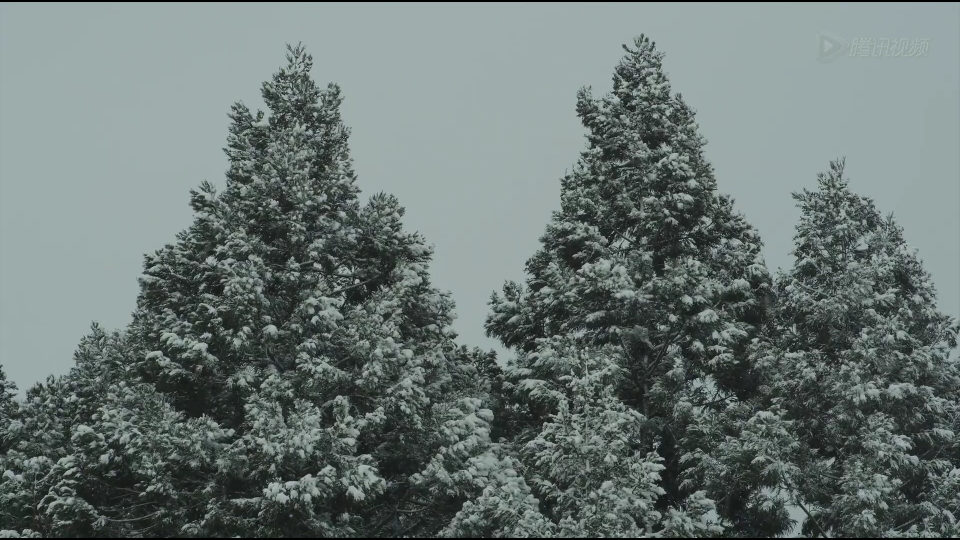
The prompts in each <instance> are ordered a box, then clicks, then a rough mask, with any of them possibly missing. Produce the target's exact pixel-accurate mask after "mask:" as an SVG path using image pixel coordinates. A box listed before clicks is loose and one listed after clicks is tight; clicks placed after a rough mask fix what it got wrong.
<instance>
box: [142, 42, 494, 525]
mask: <svg viewBox="0 0 960 540" xmlns="http://www.w3.org/2000/svg"><path fill="white" fill-rule="evenodd" d="M311 68H312V58H311V57H310V56H309V55H308V54H306V52H305V51H304V50H303V48H302V47H299V46H298V47H296V48H290V49H289V54H288V64H287V65H286V66H285V67H284V68H283V69H281V70H280V71H279V73H277V74H276V75H274V77H273V78H272V80H270V81H268V82H266V83H264V85H263V91H262V95H263V99H264V101H265V102H266V105H267V108H268V109H269V114H265V113H263V112H258V113H256V114H253V113H252V112H251V111H250V110H248V109H247V108H246V107H245V106H243V105H242V104H239V103H238V104H236V105H234V106H233V109H232V111H231V120H232V124H231V127H230V136H229V139H228V147H227V148H226V152H227V155H228V157H229V163H230V167H229V170H228V172H227V182H226V188H225V190H224V191H223V193H221V194H218V193H216V192H215V190H214V188H213V187H212V186H211V185H210V184H209V183H204V184H203V185H202V186H201V188H200V189H199V190H197V191H194V192H192V198H191V205H192V207H193V209H194V211H195V212H196V219H195V220H194V223H193V224H192V225H191V226H190V227H189V229H187V230H186V231H184V232H182V233H181V234H180V235H179V236H178V241H177V242H176V243H175V244H172V245H168V246H166V247H165V248H163V249H161V250H159V251H158V252H156V253H155V254H154V255H151V256H148V257H147V258H146V261H145V264H144V274H143V277H142V278H141V294H140V296H139V300H138V308H137V311H136V313H135V321H134V323H133V326H132V331H133V333H134V335H135V336H136V339H137V340H138V341H139V342H140V343H141V344H142V347H143V348H144V351H145V352H146V354H145V355H144V356H143V358H142V360H141V361H139V362H138V364H137V370H138V373H139V374H140V376H141V377H142V380H143V381H145V382H146V383H149V384H151V385H153V387H155V388H156V389H157V391H159V392H160V394H162V395H163V396H166V398H167V399H169V401H170V403H171V404H172V406H173V408H174V410H175V411H177V412H178V413H182V414H184V415H186V417H187V418H194V419H200V418H203V419H205V420H204V421H205V422H212V423H213V425H216V426H217V427H218V429H222V430H223V431H224V433H225V434H226V436H227V438H228V440H227V441H226V443H225V444H226V447H225V449H224V450H223V451H222V452H221V455H220V457H219V459H218V461H217V470H216V471H215V472H212V473H211V475H212V476H211V477H210V479H209V482H210V485H209V486H208V487H207V488H205V489H206V490H207V493H209V494H210V498H209V501H208V503H207V504H206V507H205V508H203V512H202V515H198V516H197V518H196V519H192V520H191V521H190V523H189V524H184V527H185V529H184V531H185V532H188V533H190V534H195V535H210V534H213V535H234V534H241V535H259V536H264V537H278V536H318V537H330V536H351V535H361V536H379V537H384V536H402V535H430V534H435V533H436V532H438V531H439V530H440V529H441V528H442V527H443V526H445V525H446V524H447V522H448V521H449V520H450V519H451V518H453V516H454V515H455V514H456V513H457V512H458V511H459V510H460V509H461V507H462V504H463V502H464V501H465V500H467V499H469V498H471V497H472V496H474V495H476V494H479V493H480V492H482V491H483V490H484V489H486V488H487V487H490V486H491V485H492V484H491V482H494V483H495V482H498V481H501V480H502V481H507V482H508V481H510V480H509V478H507V477H508V476H509V475H508V474H507V473H508V472H509V471H510V469H509V461H508V460H505V459H501V458H500V457H499V454H498V453H497V452H498V451H497V448H496V446H495V445H493V444H492V443H491V441H490V427H489V422H490V420H491V415H490V411H489V409H488V408H487V407H486V406H485V405H484V399H486V395H487V393H488V392H489V389H488V387H487V384H486V382H485V380H484V378H483V377H481V376H480V371H481V368H482V367H483V366H484V365H486V363H489V359H488V358H487V356H486V355H485V354H483V353H480V352H478V351H469V350H466V349H464V348H461V347H458V346H456V345H455V344H454V342H453V338H454V337H455V334H454V332H453V330H452V328H451V323H452V321H453V319H454V314H453V302H452V301H451V299H450V298H449V296H448V295H447V294H444V293H441V292H439V291H438V290H437V289H436V288H434V287H433V286H432V285H431V283H430V278H429V274H428V264H429V261H430V258H431V249H430V248H429V247H427V246H426V245H425V244H424V242H423V239H422V238H421V237H420V236H419V235H417V234H412V233H408V232H405V231H404V230H403V227H402V225H401V217H402V216H403V213H404V210H403V208H402V207H401V206H400V205H399V203H398V201H397V200H396V199H395V198H394V197H392V196H388V195H384V194H377V195H374V196H373V197H371V198H370V199H369V201H368V202H367V203H366V204H361V203H360V201H359V199H358V194H359V190H358V188H357V187H356V185H355V179H356V176H355V174H354V172H353V168H352V162H351V159H350V157H349V151H348V146H347V139H348V135H349V130H348V129H347V128H346V127H345V126H344V125H343V122H342V120H341V117H340V104H341V102H342V97H341V94H340V90H339V88H338V87H337V86H335V85H330V86H328V87H327V88H326V89H320V88H318V87H317V86H316V85H315V84H314V82H313V81H312V79H311V78H310V70H311ZM498 479H499V480H498Z"/></svg>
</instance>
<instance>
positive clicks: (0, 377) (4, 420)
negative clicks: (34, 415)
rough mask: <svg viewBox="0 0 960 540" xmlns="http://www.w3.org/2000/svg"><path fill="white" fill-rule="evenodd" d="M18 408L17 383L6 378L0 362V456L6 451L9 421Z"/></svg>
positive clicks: (14, 417)
mask: <svg viewBox="0 0 960 540" xmlns="http://www.w3.org/2000/svg"><path fill="white" fill-rule="evenodd" d="M18 409H19V404H18V403H17V385H16V384H15V383H14V382H13V381H10V380H7V373H6V372H5V371H4V370H3V364H0V456H2V455H4V454H6V452H7V445H8V444H9V443H8V439H9V438H10V435H8V432H9V429H10V423H11V422H13V421H14V420H16V416H17V410H18Z"/></svg>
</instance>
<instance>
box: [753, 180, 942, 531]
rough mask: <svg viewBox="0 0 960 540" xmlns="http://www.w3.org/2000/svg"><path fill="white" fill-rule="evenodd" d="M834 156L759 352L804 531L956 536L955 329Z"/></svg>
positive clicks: (910, 253) (806, 214)
mask: <svg viewBox="0 0 960 540" xmlns="http://www.w3.org/2000/svg"><path fill="white" fill-rule="evenodd" d="M843 169H844V163H843V161H835V162H833V163H831V168H830V171H829V172H828V173H825V174H821V175H820V176H819V178H818V184H819V185H818V189H817V190H815V191H810V190H804V191H803V192H801V193H796V194H794V198H795V199H796V200H797V203H798V206H799V207H800V209H801V211H802V217H801V219H800V223H799V225H798V226H797V233H796V236H795V249H794V255H795V257H796V263H795V264H794V266H793V268H792V269H791V270H790V271H789V272H787V273H785V274H783V275H781V276H779V277H778V279H777V287H776V289H777V296H778V302H777V310H776V318H775V328H774V331H773V332H771V333H770V337H769V338H768V339H765V340H763V341H762V342H761V344H760V346H758V348H757V356H758V358H759V360H760V362H761V364H762V365H764V368H765V371H766V372H767V373H769V380H770V383H769V385H770V387H771V390H772V391H771V394H770V396H771V400H770V401H771V403H772V404H773V405H774V406H775V407H777V408H778V409H780V410H781V411H783V417H784V419H785V420H787V421H789V422H790V424H791V433H792V436H793V437H794V438H795V439H796V446H797V450H796V452H794V453H793V456H794V457H793V460H794V462H795V463H796V467H797V469H798V472H799V474H796V475H795V481H794V483H793V484H792V485H788V486H787V487H788V488H789V489H792V490H795V493H796V495H797V497H798V502H799V503H800V504H801V505H802V506H803V507H804V508H805V509H806V510H807V511H808V512H809V514H810V517H809V518H808V519H807V520H806V522H805V526H804V528H805V530H806V531H807V532H808V533H809V534H812V535H815V536H823V535H829V536H831V537H835V536H839V537H851V536H852V537H904V536H908V537H909V536H913V537H916V536H926V537H938V536H943V537H955V536H956V535H957V534H958V532H960V529H958V521H957V519H958V518H960V512H958V511H960V489H958V486H960V460H958V457H960V453H958V449H960V439H958V437H957V436H956V434H957V433H960V431H958V429H960V423H958V419H960V364H958V363H957V361H955V360H950V359H949V354H950V350H951V348H952V347H955V346H956V344H957V340H956V339H957V332H958V328H960V327H958V325H957V322H956V321H955V320H953V319H951V318H950V317H948V316H946V315H944V314H942V313H940V312H939V311H937V309H936V304H935V290H934V287H933V283H932V281H931V279H930V276H929V275H928V274H927V273H926V272H925V271H924V270H923V268H922V265H921V263H920V261H919V259H918V258H917V255H916V252H915V250H912V249H910V248H909V247H908V246H907V244H906V243H905V242H904V239H903V231H902V229H901V228H900V226H898V225H897V223H896V222H895V221H894V219H893V217H892V216H888V217H886V218H884V217H883V216H881V214H880V213H879V212H878V211H877V209H876V208H875V206H874V204H873V202H872V201H871V200H870V199H868V198H865V197H861V196H858V195H856V194H855V193H853V192H852V191H851V189H850V186H849V183H848V182H847V180H846V179H845V178H844V177H843Z"/></svg>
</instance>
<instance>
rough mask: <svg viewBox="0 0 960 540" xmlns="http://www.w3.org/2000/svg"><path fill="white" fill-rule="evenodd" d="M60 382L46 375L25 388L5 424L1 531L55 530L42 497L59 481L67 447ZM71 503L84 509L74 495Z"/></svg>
mask: <svg viewBox="0 0 960 540" xmlns="http://www.w3.org/2000/svg"><path fill="white" fill-rule="evenodd" d="M66 387H67V384H66V378H65V377H53V376H50V377H48V378H47V380H46V381H45V382H44V383H37V384H35V385H33V386H32V387H30V388H29V389H27V392H26V397H25V399H24V400H23V401H22V402H20V403H19V407H18V410H17V411H16V419H15V420H14V421H13V422H11V423H10V425H9V427H8V429H7V445H8V449H7V451H6V453H5V454H4V456H3V469H4V471H3V477H2V478H0V530H3V535H5V536H6V537H10V538H16V537H18V536H19V535H22V536H23V537H28V538H29V537H40V538H43V537H51V536H54V535H55V534H56V530H55V527H56V526H57V524H56V523H54V522H52V520H51V519H50V516H49V515H48V514H47V512H46V504H44V502H45V498H46V497H47V496H48V495H49V494H50V492H51V491H52V489H53V488H54V487H55V486H57V485H58V484H60V482H59V478H60V477H62V474H61V472H62V471H63V469H62V468H60V467H58V466H59V465H60V463H61V460H62V459H64V458H67V457H68V456H69V454H70V451H71V445H70V428H71V426H70V424H69V420H68V419H69V418H70V417H71V416H72V415H71V414H70V411H69V410H68V409H69V408H70V405H71V403H70V401H69V397H70V394H69V390H68V389H67V388H66ZM71 509H73V510H83V509H88V505H86V503H85V502H84V501H82V500H77V501H75V504H74V505H71ZM63 510H67V509H66V508H64V509H63ZM90 521H92V520H87V522H90Z"/></svg>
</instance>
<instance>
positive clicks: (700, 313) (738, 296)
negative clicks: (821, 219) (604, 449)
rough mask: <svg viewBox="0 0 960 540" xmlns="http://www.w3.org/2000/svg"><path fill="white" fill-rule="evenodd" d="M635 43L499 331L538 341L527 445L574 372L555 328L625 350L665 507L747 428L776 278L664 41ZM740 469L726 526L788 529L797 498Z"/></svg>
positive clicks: (515, 380)
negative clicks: (680, 88) (756, 356)
mask: <svg viewBox="0 0 960 540" xmlns="http://www.w3.org/2000/svg"><path fill="white" fill-rule="evenodd" d="M624 48H625V50H626V55H625V56H624V57H623V59H622V60H621V62H620V63H619V65H618V66H617V68H616V70H615V73H614V78H613V92H612V93H611V94H609V95H607V96H604V97H603V98H600V99H595V98H593V97H592V96H591V95H590V92H589V90H586V89H585V90H582V91H581V92H580V94H579V96H578V102H577V113H578V116H579V117H580V119H581V121H582V122H583V125H584V127H586V128H587V131H588V134H587V140H588V145H587V149H586V150H585V151H584V152H583V153H582V155H581V157H580V160H579V162H578V163H577V165H576V167H575V168H574V170H573V172H572V173H571V174H569V175H567V176H565V177H564V178H563V179H562V181H561V209H560V211H559V212H556V213H555V214H554V216H553V219H552V220H551V222H550V224H549V225H548V226H547V231H546V233H545V234H544V235H543V237H542V238H541V243H542V247H541V249H540V250H539V251H537V253H536V254H535V255H534V256H533V257H532V258H531V259H530V260H529V261H528V262H527V266H526V269H527V273H528V274H529V277H528V279H527V283H526V286H522V285H518V284H516V283H508V284H507V285H506V286H505V287H504V291H503V295H502V296H500V295H494V297H493V298H492V300H491V306H492V310H493V313H492V314H491V315H490V317H489V318H488V321H487V331H488V334H489V335H491V336H493V337H496V338H498V339H499V340H500V341H501V342H502V343H503V344H504V345H505V346H507V347H512V348H516V349H518V350H519V351H520V352H521V353H522V354H521V355H520V357H519V359H518V360H517V361H516V363H515V364H514V365H513V366H512V367H510V368H508V370H507V373H506V375H505V378H506V380H505V383H504V390H505V392H507V393H508V394H512V397H513V399H515V403H514V404H512V405H510V406H508V407H506V409H507V411H506V414H505V415H504V419H505V420H507V421H509V426H511V429H513V431H514V433H512V434H511V435H512V436H514V437H518V438H519V440H520V441H521V444H525V442H524V441H526V440H529V439H531V438H533V437H536V436H537V435H536V434H537V433H539V432H540V430H542V429H544V428H543V423H544V422H548V421H549V419H550V418H551V417H552V415H555V414H556V413H557V409H556V407H555V406H554V405H546V404H544V403H543V402H542V401H541V400H537V399H535V398H534V396H532V395H531V392H532V390H531V389H533V388H539V387H541V386H544V385H548V386H549V385H552V384H554V383H555V382H556V381H559V380H561V379H562V378H563V377H566V376H569V375H570V373H569V371H568V367H567V366H566V365H564V364H562V363H561V364H558V363H555V362H545V361H543V360H542V359H541V354H540V353H538V352H537V351H538V349H540V348H542V347H543V346H544V340H549V339H552V338H553V337H555V336H566V337H569V338H572V339H573V341H574V343H576V344H577V345H578V346H582V347H601V348H602V347H612V348H614V349H615V350H616V351H617V354H616V356H617V362H618V364H619V365H620V366H621V368H622V369H623V376H622V377H621V378H620V380H619V381H618V383H617V387H616V395H617V397H618V398H619V399H620V400H621V401H622V403H623V404H624V405H625V406H626V407H628V408H629V409H630V410H632V411H634V412H636V413H639V414H640V415H641V416H642V417H643V418H644V420H643V422H642V424H643V427H644V430H646V432H648V433H649V434H650V435H649V436H647V437H644V438H642V439H640V440H639V441H637V442H632V444H633V445H634V447H633V448H631V452H640V455H646V454H647V453H648V452H657V453H658V454H659V455H660V456H661V458H662V459H663V466H664V467H665V469H664V470H663V471H662V472H660V473H659V474H660V479H659V480H658V482H657V485H658V487H659V489H661V490H663V495H662V496H660V497H659V498H658V499H657V508H658V510H660V511H666V510H667V509H668V508H670V507H676V506H677V505H680V504H682V503H683V501H684V500H685V499H686V497H687V496H688V495H691V494H693V493H695V492H696V491H697V489H696V486H685V485H684V480H688V481H691V482H694V483H698V482H702V481H701V480H698V479H697V478H696V476H697V475H698V469H697V464H698V463H702V462H703V460H704V457H703V456H704V455H709V453H710V452H711V451H712V448H715V447H717V446H718V445H720V444H722V443H723V442H724V441H725V440H726V439H727V438H729V437H734V438H736V437H738V434H739V429H740V421H741V419H742V418H741V417H743V416H744V414H745V413H743V412H742V411H741V412H740V413H739V414H731V413H728V412H727V411H728V409H730V408H731V407H734V408H737V407H739V408H740V409H744V408H747V409H749V407H747V406H746V405H745V403H747V402H749V401H750V400H751V399H753V398H754V396H755V394H756V390H757V373H756V371H755V370H753V369H752V367H751V365H750V364H749V363H748V362H747V361H746V358H747V354H746V352H747V348H748V346H749V344H750V341H751V339H752V338H753V337H754V336H755V334H756V331H757V327H758V325H759V324H761V323H762V321H763V319H764V311H765V308H766V299H767V297H768V295H769V285H770V277H769V273H768V272H767V270H766V267H765V265H764V262H763V260H762V258H761V256H760V248H761V242H760V239H759V237H758V235H757V233H756V231H755V230H754V229H753V228H752V227H751V226H750V225H749V224H747V223H746V221H745V220H744V219H743V217H742V216H741V215H740V214H739V213H737V212H735V211H734V210H733V207H732V201H731V199H730V198H729V197H726V196H724V195H720V194H718V193H717V192H716V189H717V183H716V180H715V178H714V175H713V171H712V168H711V166H710V165H709V163H708V162H707V161H706V159H705V158H704V155H703V146H704V144H705V141H704V140H703V138H702V137H701V136H700V135H699V134H698V132H697V130H698V127H697V124H696V121H695V118H694V112H693V110H692V109H691V108H690V107H689V106H688V105H687V104H686V103H685V102H684V100H683V99H682V97H681V96H680V95H679V94H672V93H671V87H670V83H669V81H668V80H667V77H666V74H665V73H664V72H663V69H662V60H663V54H662V53H660V52H658V51H657V50H656V47H655V46H654V44H653V43H652V42H651V41H650V40H649V39H647V38H646V37H643V36H641V37H640V38H638V39H637V40H635V43H634V46H633V47H626V46H625V47H624ZM703 418H709V419H710V423H711V425H712V429H703V426H702V425H701V424H702V423H703ZM691 426H692V427H695V428H697V429H696V430H694V431H695V432H694V431H691V430H689V429H688V428H689V427H691ZM705 433H707V434H709V435H710V437H705V436H704V434H705ZM685 456H686V457H685ZM749 463H750V460H747V464H749ZM731 478H734V480H733V481H732V482H727V483H726V485H723V486H720V485H711V486H710V493H709V496H710V497H711V498H713V499H715V500H716V502H717V511H718V513H719V514H720V516H721V518H723V521H724V523H725V525H727V526H728V527H730V528H732V529H733V530H736V531H741V532H742V533H743V534H747V535H755V536H760V535H772V534H777V533H780V532H782V531H784V530H786V529H787V528H788V526H789V523H788V522H787V516H786V511H785V510H784V508H783V505H782V504H781V503H779V502H777V501H775V500H772V499H771V498H770V497H769V496H768V495H767V492H766V491H764V490H763V489H762V488H763V487H765V486H766V485H770V486H772V485H775V484H771V479H769V478H768V479H761V478H760V477H759V476H758V475H747V474H745V475H739V474H735V475H731ZM541 494H542V493H541ZM557 519H560V516H555V520H557Z"/></svg>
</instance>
